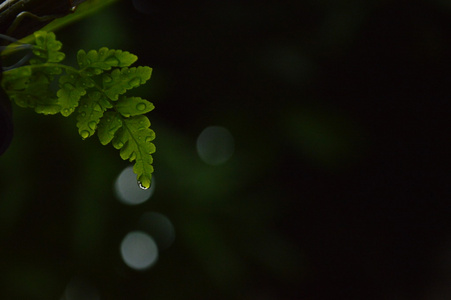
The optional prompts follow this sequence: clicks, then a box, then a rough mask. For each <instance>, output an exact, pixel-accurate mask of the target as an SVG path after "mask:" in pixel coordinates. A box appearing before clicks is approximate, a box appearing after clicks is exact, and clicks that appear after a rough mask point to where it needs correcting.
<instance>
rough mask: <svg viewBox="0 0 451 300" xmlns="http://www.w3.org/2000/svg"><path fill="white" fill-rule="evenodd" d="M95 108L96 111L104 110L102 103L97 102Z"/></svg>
mask: <svg viewBox="0 0 451 300" xmlns="http://www.w3.org/2000/svg"><path fill="white" fill-rule="evenodd" d="M94 110H95V111H102V107H100V105H99V104H98V103H97V104H96V105H94Z"/></svg>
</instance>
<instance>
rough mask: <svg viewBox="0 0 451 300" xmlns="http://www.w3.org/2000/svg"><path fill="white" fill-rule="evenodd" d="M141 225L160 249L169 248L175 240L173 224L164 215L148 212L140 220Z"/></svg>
mask: <svg viewBox="0 0 451 300" xmlns="http://www.w3.org/2000/svg"><path fill="white" fill-rule="evenodd" d="M139 221H140V224H141V225H142V226H143V228H144V229H145V230H146V232H148V233H149V234H150V235H151V236H152V238H153V239H154V241H155V242H156V243H157V246H158V249H159V250H160V251H161V250H164V249H167V248H169V247H170V246H171V245H172V243H173V242H174V240H175V229H174V225H173V224H172V222H171V221H170V220H169V219H168V217H166V216H165V215H163V214H160V213H157V212H146V213H144V214H143V215H142V216H141V218H140V220H139Z"/></svg>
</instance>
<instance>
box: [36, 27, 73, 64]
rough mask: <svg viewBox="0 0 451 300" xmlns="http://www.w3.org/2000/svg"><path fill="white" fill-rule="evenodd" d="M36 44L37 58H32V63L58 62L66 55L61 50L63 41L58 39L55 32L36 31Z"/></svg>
mask: <svg viewBox="0 0 451 300" xmlns="http://www.w3.org/2000/svg"><path fill="white" fill-rule="evenodd" d="M34 36H35V39H36V46H34V47H33V54H34V55H36V57H37V58H35V59H32V60H30V63H31V64H37V63H42V62H50V63H58V62H60V61H62V60H63V59H64V57H65V54H64V53H63V52H60V51H59V50H60V49H61V47H62V43H61V42H60V41H57V40H56V38H55V34H54V33H53V32H45V31H36V32H35V33H34Z"/></svg>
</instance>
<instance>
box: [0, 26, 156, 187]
mask: <svg viewBox="0 0 451 300" xmlns="http://www.w3.org/2000/svg"><path fill="white" fill-rule="evenodd" d="M34 36H35V40H36V46H34V48H33V53H34V54H35V57H34V58H33V59H31V60H30V65H29V66H23V67H19V68H16V69H12V70H8V71H5V72H4V73H3V79H2V87H3V89H4V90H5V91H6V93H7V94H8V95H9V97H10V99H11V100H13V101H14V102H15V103H16V104H17V105H19V106H21V107H29V108H33V109H34V110H35V111H36V112H38V113H42V114H56V113H61V115H63V116H65V117H67V116H69V115H71V114H72V113H73V112H74V111H75V110H76V111H77V124H76V125H77V128H78V132H79V134H80V136H81V137H82V139H86V138H88V137H90V136H92V135H94V134H95V132H96V130H97V134H98V137H99V140H100V143H101V144H103V145H107V144H108V143H110V142H112V144H113V146H114V147H115V148H116V149H119V150H120V156H121V158H122V159H124V160H129V161H130V162H132V161H134V162H135V165H134V168H133V169H134V171H135V173H136V174H137V176H138V180H139V182H140V185H141V186H142V187H144V188H149V187H150V183H151V177H152V172H153V167H152V155H151V154H152V153H154V152H155V145H154V144H153V143H152V141H153V139H154V138H155V133H154V132H153V131H152V130H151V129H150V128H149V126H150V121H149V119H148V118H147V117H146V116H144V114H146V113H148V112H150V111H151V110H153V109H154V106H153V104H152V103H151V102H149V101H147V100H145V99H142V98H140V97H127V96H125V95H123V94H125V93H126V92H127V91H128V90H130V89H132V88H135V87H137V86H140V85H141V84H144V83H145V82H146V81H147V80H149V79H150V76H151V73H152V69H151V68H149V67H131V68H130V67H129V66H130V65H131V64H133V63H134V62H135V61H136V60H137V56H136V55H134V54H131V53H129V52H127V51H122V50H113V49H108V48H105V47H104V48H101V49H99V50H98V51H96V50H91V51H88V52H85V51H84V50H80V51H78V53H77V63H78V67H79V68H78V69H77V68H73V67H70V66H67V65H64V64H62V63H61V61H62V60H63V59H64V57H65V55H64V53H63V52H61V51H60V50H61V46H62V44H61V42H59V41H57V40H56V38H55V35H54V34H53V33H47V32H43V31H38V32H35V33H34ZM63 72H64V73H63ZM61 73H63V74H61ZM57 75H59V76H57ZM55 84H56V85H58V88H57V89H56V90H55V88H54V87H53V86H54V85H55Z"/></svg>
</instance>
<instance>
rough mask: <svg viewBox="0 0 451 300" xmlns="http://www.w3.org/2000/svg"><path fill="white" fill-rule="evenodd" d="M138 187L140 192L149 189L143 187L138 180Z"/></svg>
mask: <svg viewBox="0 0 451 300" xmlns="http://www.w3.org/2000/svg"><path fill="white" fill-rule="evenodd" d="M138 186H139V187H140V189H142V190H148V189H149V188H148V187H145V186H144V185H143V184H142V183H141V181H139V180H138Z"/></svg>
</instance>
